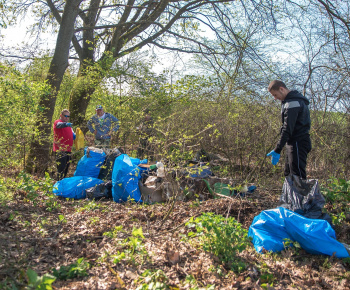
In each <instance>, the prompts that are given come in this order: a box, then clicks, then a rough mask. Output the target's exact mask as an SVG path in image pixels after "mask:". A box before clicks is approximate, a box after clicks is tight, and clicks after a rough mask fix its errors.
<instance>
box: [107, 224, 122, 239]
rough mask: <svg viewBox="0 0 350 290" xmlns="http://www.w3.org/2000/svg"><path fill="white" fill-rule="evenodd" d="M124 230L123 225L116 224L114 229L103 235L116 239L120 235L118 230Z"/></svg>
mask: <svg viewBox="0 0 350 290" xmlns="http://www.w3.org/2000/svg"><path fill="white" fill-rule="evenodd" d="M122 230H123V226H115V227H114V229H113V230H112V231H108V232H104V233H103V235H104V236H107V237H108V238H111V239H115V238H117V237H118V232H121V231H122Z"/></svg>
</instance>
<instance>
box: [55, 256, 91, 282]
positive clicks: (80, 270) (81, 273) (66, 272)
mask: <svg viewBox="0 0 350 290" xmlns="http://www.w3.org/2000/svg"><path fill="white" fill-rule="evenodd" d="M89 268H90V264H89V263H88V262H87V261H85V260H84V258H79V259H78V260H77V261H76V262H75V263H72V264H70V265H69V266H61V267H60V268H59V269H58V270H56V269H52V273H53V275H54V276H55V277H57V278H58V279H60V280H67V279H72V278H76V277H85V276H88V273H87V270H88V269H89Z"/></svg>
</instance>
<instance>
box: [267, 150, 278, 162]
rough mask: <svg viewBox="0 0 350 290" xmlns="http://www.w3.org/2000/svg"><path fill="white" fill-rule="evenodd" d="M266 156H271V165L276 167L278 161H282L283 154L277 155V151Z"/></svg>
mask: <svg viewBox="0 0 350 290" xmlns="http://www.w3.org/2000/svg"><path fill="white" fill-rule="evenodd" d="M266 156H271V163H272V165H276V164H277V163H278V161H279V160H280V156H281V154H278V153H276V152H275V151H273V150H272V151H271V152H270V153H268V154H267V155H266Z"/></svg>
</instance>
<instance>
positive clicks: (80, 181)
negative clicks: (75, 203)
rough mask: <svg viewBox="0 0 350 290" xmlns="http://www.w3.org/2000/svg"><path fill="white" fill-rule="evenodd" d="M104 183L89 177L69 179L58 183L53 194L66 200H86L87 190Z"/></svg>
mask: <svg viewBox="0 0 350 290" xmlns="http://www.w3.org/2000/svg"><path fill="white" fill-rule="evenodd" d="M101 183H103V180H101V179H98V178H93V177H88V176H74V177H67V178H64V179H62V180H60V181H57V182H56V183H55V184H54V186H53V193H54V194H55V195H57V196H60V197H64V198H74V199H82V198H86V189H88V188H90V187H94V186H95V185H97V184H101Z"/></svg>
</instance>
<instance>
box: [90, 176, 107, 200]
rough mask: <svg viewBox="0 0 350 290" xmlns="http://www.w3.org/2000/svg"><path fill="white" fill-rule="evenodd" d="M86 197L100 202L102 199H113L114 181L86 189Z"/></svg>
mask: <svg viewBox="0 0 350 290" xmlns="http://www.w3.org/2000/svg"><path fill="white" fill-rule="evenodd" d="M86 197H87V198H88V199H94V200H99V199H101V198H105V199H110V198H112V180H109V181H107V182H104V183H101V184H98V185H95V186H94V187H90V188H88V189H86Z"/></svg>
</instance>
